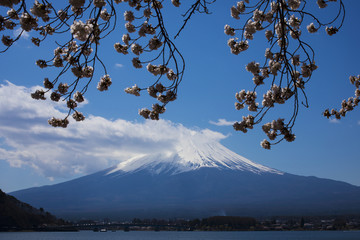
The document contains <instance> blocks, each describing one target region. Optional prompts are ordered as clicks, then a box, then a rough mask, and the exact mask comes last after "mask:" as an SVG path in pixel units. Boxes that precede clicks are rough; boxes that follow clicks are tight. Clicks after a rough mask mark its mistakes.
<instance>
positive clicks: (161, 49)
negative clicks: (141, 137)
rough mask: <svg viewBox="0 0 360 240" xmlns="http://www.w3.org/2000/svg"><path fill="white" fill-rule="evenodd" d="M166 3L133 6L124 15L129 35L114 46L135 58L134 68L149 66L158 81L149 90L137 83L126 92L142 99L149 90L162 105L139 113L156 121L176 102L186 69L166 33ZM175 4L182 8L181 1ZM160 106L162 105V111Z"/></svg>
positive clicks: (124, 36) (122, 52) (153, 2)
mask: <svg viewBox="0 0 360 240" xmlns="http://www.w3.org/2000/svg"><path fill="white" fill-rule="evenodd" d="M139 2H141V1H139ZM162 2H163V1H144V3H147V4H143V5H133V6H132V5H130V6H131V7H133V9H132V10H129V11H125V12H124V20H125V21H126V23H125V29H126V31H127V32H126V33H124V34H123V36H122V39H121V42H117V43H115V44H114V49H115V50H116V51H117V52H118V53H120V54H123V55H127V54H129V53H130V54H133V55H134V57H133V58H132V65H133V67H134V68H137V69H141V68H143V66H144V65H145V64H147V65H146V70H147V71H148V72H149V73H151V74H152V75H153V76H154V77H156V78H157V79H156V81H154V83H153V84H151V85H150V86H148V87H146V88H141V87H139V86H138V84H135V85H134V86H133V87H128V88H126V89H125V92H126V93H128V94H132V95H134V96H140V95H141V92H142V91H147V93H148V94H149V95H150V96H151V97H153V98H156V99H157V100H158V101H159V102H160V103H161V104H162V105H159V104H158V103H156V104H154V105H153V107H152V110H149V109H146V108H144V109H141V110H140V111H139V114H140V115H141V116H143V117H144V118H150V119H153V120H157V119H159V117H158V116H159V114H162V113H164V112H165V105H166V104H167V103H169V102H170V101H174V100H175V99H176V93H177V87H178V84H179V83H180V81H181V79H182V75H183V71H184V67H185V65H184V60H183V58H182V56H181V54H180V52H179V51H178V50H177V48H176V47H175V45H174V44H173V42H172V41H171V39H170V37H169V36H168V33H167V32H166V29H165V26H164V23H163V19H162V13H161V11H162V8H163V6H162ZM129 4H130V2H129ZM172 4H173V5H174V6H175V7H179V6H180V1H176V0H173V1H172ZM156 62H158V63H157V64H156ZM171 66H172V67H171ZM154 106H155V109H154ZM157 106H161V111H159V110H158V107H157Z"/></svg>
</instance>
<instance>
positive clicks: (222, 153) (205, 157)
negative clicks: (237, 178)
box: [107, 136, 283, 175]
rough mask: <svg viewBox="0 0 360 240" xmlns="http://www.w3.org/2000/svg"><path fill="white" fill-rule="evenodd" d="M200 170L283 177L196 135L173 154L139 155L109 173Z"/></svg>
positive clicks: (175, 148)
mask: <svg viewBox="0 0 360 240" xmlns="http://www.w3.org/2000/svg"><path fill="white" fill-rule="evenodd" d="M200 168H218V169H231V170H240V171H249V172H253V173H255V174H261V173H274V174H281V175H282V174H283V172H280V171H278V170H275V169H272V168H269V167H266V166H263V165H260V164H257V163H254V162H252V161H250V160H248V159H246V158H244V157H242V156H240V155H238V154H236V153H234V152H233V151H231V150H229V149H228V148H226V147H225V146H223V145H222V144H220V143H219V142H218V141H211V140H209V141H206V140H205V141H204V140H203V139H199V138H196V136H193V138H185V139H183V140H181V141H179V142H178V143H177V145H176V146H174V149H173V150H172V151H171V150H168V151H163V152H160V153H149V154H139V155H137V156H135V157H132V158H129V159H128V160H125V161H123V162H121V163H119V164H118V165H117V166H115V167H114V168H112V169H111V170H110V171H109V172H108V173H107V174H112V173H116V172H118V171H123V172H134V171H139V170H147V171H149V172H151V173H152V174H160V173H164V172H166V173H170V174H178V173H182V172H187V171H192V170H197V169H200Z"/></svg>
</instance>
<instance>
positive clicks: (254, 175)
mask: <svg viewBox="0 0 360 240" xmlns="http://www.w3.org/2000/svg"><path fill="white" fill-rule="evenodd" d="M195 140H196V139H195ZM195 140H190V141H186V142H185V143H182V144H180V145H179V146H178V147H177V149H176V151H175V152H168V153H166V152H165V153H154V154H149V155H140V156H137V157H134V158H131V159H129V160H127V161H124V162H121V163H119V164H118V165H117V166H114V167H113V168H110V169H106V170H103V171H100V172H97V173H94V174H91V175H88V176H84V177H82V178H78V179H74V180H72V181H68V182H64V183H61V184H56V185H52V186H44V187H38V188H31V189H25V190H21V191H17V192H14V193H12V194H13V195H14V196H16V197H18V198H19V199H21V200H23V201H26V202H29V203H31V204H33V205H35V206H43V207H45V208H46V209H49V210H50V211H52V212H53V213H55V214H57V215H58V216H61V217H67V218H82V217H91V218H95V217H112V218H117V219H129V218H130V219H131V218H134V217H140V218H153V217H156V218H172V217H184V218H195V217H207V216H212V215H224V214H227V215H251V216H259V215H261V216H264V215H300V214H301V215H309V214H319V215H320V214H345V213H360V187H356V186H352V185H350V184H347V183H343V182H338V181H332V180H327V179H320V178H315V177H302V176H296V175H291V174H287V173H283V172H280V171H277V170H274V169H271V168H268V167H265V166H262V165H260V164H256V163H254V162H252V161H250V160H248V159H246V158H244V157H242V156H240V155H237V154H236V153H234V152H232V151H230V150H229V149H227V148H225V147H224V146H222V145H221V144H219V143H214V142H213V143H209V142H202V141H195Z"/></svg>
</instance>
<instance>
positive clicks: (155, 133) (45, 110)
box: [0, 82, 226, 179]
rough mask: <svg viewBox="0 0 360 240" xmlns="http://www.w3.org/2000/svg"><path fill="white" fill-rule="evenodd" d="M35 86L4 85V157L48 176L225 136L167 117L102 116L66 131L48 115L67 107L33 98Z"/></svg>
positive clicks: (0, 145) (0, 109)
mask: <svg viewBox="0 0 360 240" xmlns="http://www.w3.org/2000/svg"><path fill="white" fill-rule="evenodd" d="M36 88H38V87H33V88H25V87H22V86H17V85H14V84H11V83H10V82H6V83H5V84H0V160H5V161H7V162H9V164H10V165H11V166H14V167H21V166H24V165H25V166H30V167H32V168H34V169H35V170H37V171H38V172H39V173H42V174H43V175H44V176H46V177H48V178H49V179H53V178H54V177H69V176H75V175H78V174H87V173H91V172H94V171H97V170H102V169H105V168H108V167H110V166H113V165H115V164H118V163H119V162H121V161H124V160H126V159H129V158H130V157H134V156H136V155H138V154H146V153H156V152H159V153H160V152H163V151H171V150H173V149H175V148H176V146H177V145H178V143H179V141H186V140H187V139H188V138H190V137H197V138H198V139H200V140H202V141H216V142H219V141H220V140H221V139H223V138H225V137H226V136H224V135H223V134H221V133H219V132H214V131H211V130H208V129H203V130H198V129H196V130H194V129H189V128H186V127H184V126H183V125H181V124H175V123H172V122H170V121H166V120H160V121H151V120H147V121H144V122H131V121H126V120H123V119H117V120H108V119H105V118H103V117H100V116H88V117H87V119H86V120H85V121H84V122H80V123H75V122H71V123H70V124H69V126H68V128H66V129H63V128H61V129H60V128H53V127H51V126H50V125H48V124H47V119H48V118H49V117H52V116H55V117H62V116H64V115H65V112H66V109H65V108H64V107H63V106H62V105H61V104H58V103H54V102H52V101H39V100H33V99H31V97H30V92H33V91H34V89H36Z"/></svg>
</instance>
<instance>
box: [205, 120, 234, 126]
mask: <svg viewBox="0 0 360 240" xmlns="http://www.w3.org/2000/svg"><path fill="white" fill-rule="evenodd" d="M234 122H235V121H228V120H226V119H223V118H220V119H218V120H217V122H214V121H209V123H211V124H213V125H216V126H232V125H233V124H234Z"/></svg>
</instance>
